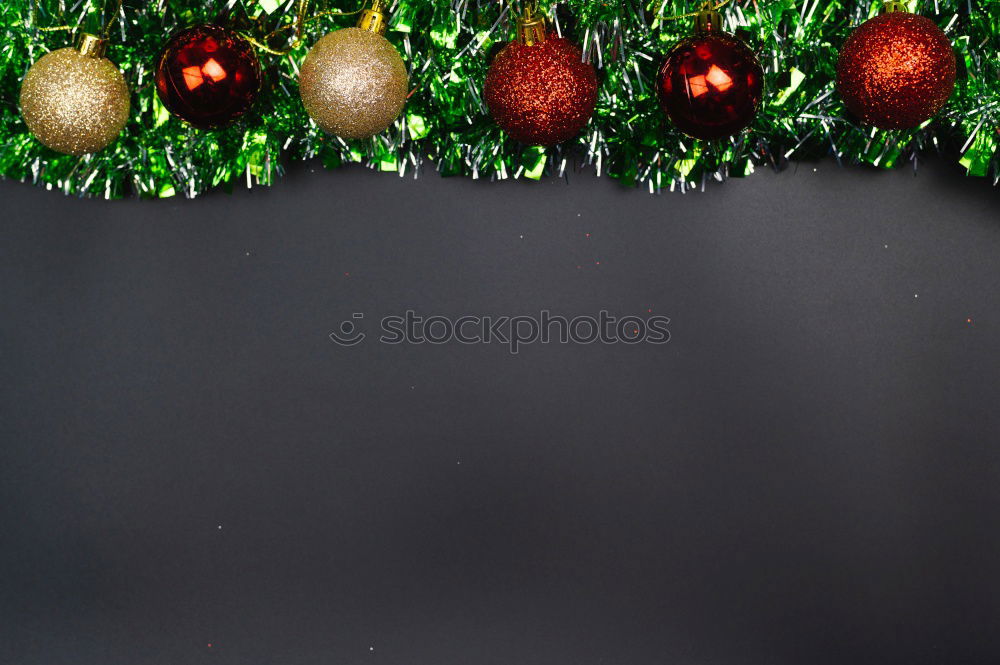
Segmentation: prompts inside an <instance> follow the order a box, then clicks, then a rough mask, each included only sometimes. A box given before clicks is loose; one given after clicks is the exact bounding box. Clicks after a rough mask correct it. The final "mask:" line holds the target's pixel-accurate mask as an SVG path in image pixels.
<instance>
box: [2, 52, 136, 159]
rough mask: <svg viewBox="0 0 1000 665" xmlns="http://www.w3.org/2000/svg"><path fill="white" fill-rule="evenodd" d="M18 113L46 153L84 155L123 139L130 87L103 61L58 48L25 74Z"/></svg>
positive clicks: (119, 73) (112, 64) (111, 63)
mask: <svg viewBox="0 0 1000 665" xmlns="http://www.w3.org/2000/svg"><path fill="white" fill-rule="evenodd" d="M21 113H22V114H23V116H24V121H25V123H26V124H27V125H28V129H30V130H31V133H32V134H34V135H35V137H36V138H37V139H38V140H39V141H41V142H42V143H43V144H45V145H46V146H48V147H49V148H51V149H53V150H55V151H57V152H61V153H65V154H67V155H86V154H88V153H91V152H97V151H98V150H102V149H104V148H106V147H107V146H108V145H110V144H111V143H112V142H114V140H115V139H116V138H118V135H119V134H121V131H122V128H123V127H124V126H125V122H126V121H127V120H128V115H129V93H128V86H127V85H126V84H125V78H124V77H123V76H122V73H121V72H120V71H118V67H116V66H115V65H114V63H113V62H111V61H110V60H108V59H107V58H103V57H102V58H97V57H93V56H89V55H83V54H82V53H80V52H79V51H77V50H76V49H74V48H63V49H59V50H58V51H53V52H52V53H49V54H47V55H45V56H43V57H42V58H41V59H40V60H39V61H38V62H36V63H35V64H34V65H32V66H31V69H29V70H28V74H27V76H25V77H24V84H23V85H22V86H21Z"/></svg>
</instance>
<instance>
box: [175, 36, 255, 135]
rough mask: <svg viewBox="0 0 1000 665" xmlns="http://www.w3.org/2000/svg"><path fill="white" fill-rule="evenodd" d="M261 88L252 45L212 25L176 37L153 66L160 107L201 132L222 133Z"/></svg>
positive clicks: (248, 107)
mask: <svg viewBox="0 0 1000 665" xmlns="http://www.w3.org/2000/svg"><path fill="white" fill-rule="evenodd" d="M260 84H261V75H260V62H259V61H258V60H257V53H256V52H255V51H254V48H253V46H252V45H251V44H250V42H248V41H247V40H245V39H243V38H242V37H240V36H239V35H238V34H236V33H235V32H232V31H230V30H226V29H225V28H220V27H219V26H215V25H199V26H195V27H193V28H188V29H187V30H182V31H181V32H179V33H177V34H176V35H174V36H173V37H172V38H171V39H170V41H169V42H167V45H166V46H165V47H164V48H163V54H162V55H161V56H160V58H159V60H158V61H157V67H156V92H157V94H159V96H160V101H161V102H163V105H164V106H165V107H166V108H167V110H169V111H170V112H171V113H173V114H174V115H176V116H177V117H179V118H181V119H182V120H185V121H187V122H188V123H190V124H191V125H193V126H194V127H198V128H199V129H215V128H217V127H225V126H226V125H228V124H230V123H231V122H233V121H234V120H236V119H237V118H239V117H240V116H242V115H243V114H244V113H246V112H247V111H248V110H250V107H251V106H253V103H254V101H255V100H256V99H257V95H258V94H259V93H260Z"/></svg>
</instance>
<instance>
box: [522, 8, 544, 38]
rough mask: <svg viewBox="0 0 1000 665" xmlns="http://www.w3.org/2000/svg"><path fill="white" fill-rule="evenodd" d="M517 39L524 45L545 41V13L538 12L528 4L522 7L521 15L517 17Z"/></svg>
mask: <svg viewBox="0 0 1000 665" xmlns="http://www.w3.org/2000/svg"><path fill="white" fill-rule="evenodd" d="M517 41H518V42H519V43H521V44H524V45H525V46H532V45H534V44H541V43H542V42H544V41H545V15H544V14H539V13H538V12H537V11H535V10H534V9H533V8H532V7H531V6H530V5H529V6H527V7H525V8H524V15H523V16H518V17H517Z"/></svg>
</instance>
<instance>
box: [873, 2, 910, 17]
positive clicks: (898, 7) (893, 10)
mask: <svg viewBox="0 0 1000 665" xmlns="http://www.w3.org/2000/svg"><path fill="white" fill-rule="evenodd" d="M908 11H909V10H908V9H907V8H906V3H905V2H899V0H886V2H884V3H883V4H882V9H880V10H879V12H878V13H879V14H897V13H900V12H902V13H904V14H905V13H907V12H908Z"/></svg>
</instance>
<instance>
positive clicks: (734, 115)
mask: <svg viewBox="0 0 1000 665" xmlns="http://www.w3.org/2000/svg"><path fill="white" fill-rule="evenodd" d="M763 81H764V70H763V69H761V66H760V63H759V62H758V61H757V57H756V56H755V55H754V54H753V52H752V51H751V50H750V49H749V48H748V47H747V46H746V44H744V43H743V42H742V41H741V40H739V39H738V38H736V37H734V36H733V35H730V34H729V33H727V32H723V31H722V16H721V15H720V14H719V12H717V11H715V10H711V9H709V10H705V11H701V12H698V13H697V14H696V15H695V34H694V36H692V37H688V38H687V39H683V40H681V41H680V42H678V43H677V45H676V46H674V48H673V49H671V51H670V53H668V54H667V58H666V60H664V62H663V65H662V66H661V67H660V72H659V78H658V86H657V87H658V91H659V96H660V105H661V106H662V107H663V110H664V112H665V113H666V114H667V116H669V117H670V120H671V121H673V123H674V125H676V126H677V128H678V129H679V130H681V131H682V132H684V133H685V134H687V135H688V136H691V137H694V138H696V139H705V140H709V139H721V138H725V137H727V136H732V135H733V134H736V133H737V132H739V131H740V130H742V129H744V128H745V127H747V126H748V125H749V124H750V123H751V122H753V119H754V116H755V115H756V114H757V107H758V106H759V105H760V100H761V93H762V90H763V84H764V83H763Z"/></svg>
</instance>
